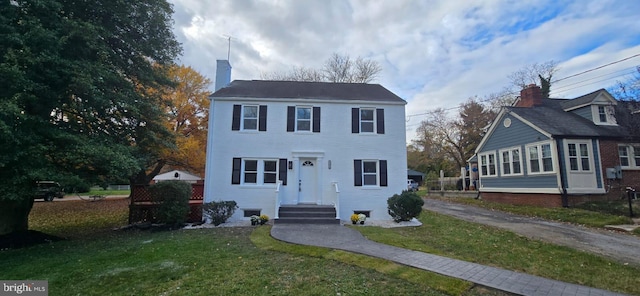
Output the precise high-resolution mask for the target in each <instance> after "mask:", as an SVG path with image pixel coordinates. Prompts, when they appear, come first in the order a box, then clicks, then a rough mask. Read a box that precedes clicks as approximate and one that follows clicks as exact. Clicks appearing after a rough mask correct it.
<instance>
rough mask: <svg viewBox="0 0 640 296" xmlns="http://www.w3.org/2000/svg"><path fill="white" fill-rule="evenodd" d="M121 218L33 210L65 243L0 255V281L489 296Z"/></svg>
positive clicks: (365, 265)
mask: <svg viewBox="0 0 640 296" xmlns="http://www.w3.org/2000/svg"><path fill="white" fill-rule="evenodd" d="M58 204H59V205H58ZM126 209H127V206H126V200H124V201H123V200H113V201H111V200H105V201H101V202H95V203H88V202H84V201H68V202H60V203H37V204H36V205H35V206H34V209H33V211H32V214H31V225H32V229H33V230H38V231H43V232H46V233H49V234H55V235H59V236H64V237H67V238H69V239H68V240H65V241H59V242H55V243H50V244H42V245H37V246H33V247H29V248H24V249H18V250H4V251H0V262H2V266H3V268H2V269H0V278H2V279H16V280H19V279H38V280H47V281H48V282H49V288H50V295H256V294H263V295H295V294H298V295H338V294H340V295H446V294H449V295H487V294H490V293H492V292H491V291H488V292H487V291H484V290H482V289H476V288H474V289H471V290H469V288H470V287H471V284H469V283H467V282H464V281H460V280H457V279H452V278H447V277H443V276H439V275H436V274H432V273H428V272H424V271H420V270H416V269H413V268H409V267H405V266H400V265H397V264H394V263H391V262H388V261H385V260H379V259H375V258H370V257H367V256H362V255H354V254H350V253H346V252H341V251H334V250H329V249H324V248H316V247H308V246H299V245H293V244H286V243H282V242H279V241H276V240H274V239H272V238H271V237H270V235H269V229H270V228H269V227H267V226H261V227H257V228H249V227H245V228H242V227H238V228H215V229H200V230H178V231H139V230H126V231H124V230H119V231H114V230H112V228H113V227H117V226H121V225H124V224H125V223H126ZM99 216H104V217H102V218H100V217H99ZM89 229H93V231H90V230H89ZM254 230H255V231H254ZM257 246H259V247H257ZM438 290H440V291H438ZM442 291H447V293H443V292H442Z"/></svg>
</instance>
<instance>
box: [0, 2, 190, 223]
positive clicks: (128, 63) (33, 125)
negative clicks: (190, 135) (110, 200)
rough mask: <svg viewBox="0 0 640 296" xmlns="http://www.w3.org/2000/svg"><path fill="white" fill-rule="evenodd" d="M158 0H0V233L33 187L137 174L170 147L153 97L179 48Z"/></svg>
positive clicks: (16, 217) (18, 216)
mask: <svg viewBox="0 0 640 296" xmlns="http://www.w3.org/2000/svg"><path fill="white" fill-rule="evenodd" d="M172 13H173V11H172V7H171V5H170V4H168V3H167V2H166V1H164V0H136V1H122V0H114V1H88V0H86V1H82V0H80V1H78V0H0V81H2V87H0V178H1V180H2V181H1V182H0V234H4V233H9V232H20V231H26V230H27V229H28V215H29V212H30V210H31V207H32V206H33V200H32V197H31V196H32V190H33V188H32V186H33V183H34V182H35V181H36V180H43V179H53V180H57V179H61V178H64V177H78V178H83V179H87V178H92V179H96V180H97V179H100V178H111V177H127V176H134V175H136V174H137V173H138V172H141V171H144V170H145V168H146V167H147V165H148V164H149V163H150V162H153V161H155V158H157V157H159V156H158V154H157V152H156V151H158V150H157V148H158V147H170V146H171V144H172V143H171V141H172V137H171V133H170V132H168V131H167V129H166V127H165V125H164V124H163V117H162V116H163V112H164V106H165V102H164V101H163V100H162V97H161V94H160V93H158V92H152V91H148V90H150V89H162V88H163V86H164V85H169V84H171V81H170V80H169V79H168V78H167V75H166V73H165V70H164V69H165V67H164V65H167V64H170V63H172V61H173V60H174V59H175V57H176V56H177V55H178V54H179V52H180V45H179V44H178V43H177V41H176V40H175V37H174V35H173V33H172V31H171V25H172V19H171V15H172Z"/></svg>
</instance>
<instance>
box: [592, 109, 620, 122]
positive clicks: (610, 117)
mask: <svg viewBox="0 0 640 296" xmlns="http://www.w3.org/2000/svg"><path fill="white" fill-rule="evenodd" d="M591 110H592V112H593V123H595V124H597V125H617V122H616V117H615V109H614V107H613V106H611V105H591Z"/></svg>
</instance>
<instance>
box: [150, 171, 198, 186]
mask: <svg viewBox="0 0 640 296" xmlns="http://www.w3.org/2000/svg"><path fill="white" fill-rule="evenodd" d="M169 180H180V181H185V182H187V183H198V182H201V181H202V178H201V177H199V176H196V175H194V174H191V173H188V172H185V171H179V170H173V171H169V172H166V173H164V174H159V175H157V176H155V177H154V178H153V182H154V183H158V182H162V181H169Z"/></svg>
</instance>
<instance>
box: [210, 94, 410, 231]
mask: <svg viewBox="0 0 640 296" xmlns="http://www.w3.org/2000/svg"><path fill="white" fill-rule="evenodd" d="M296 102H297V103H298V104H296ZM234 104H260V105H267V106H268V109H267V131H266V132H244V131H232V130H231V123H232V111H233V105H234ZM295 105H301V106H302V105H304V106H314V107H320V108H321V122H320V128H321V129H320V133H311V132H306V133H298V132H287V131H286V127H287V106H295ZM211 107H212V112H213V114H212V115H213V116H212V118H214V119H215V122H214V123H213V126H212V128H213V132H212V133H211V135H212V138H211V139H210V140H209V143H210V144H211V145H212V146H211V147H210V148H211V149H210V150H208V154H207V165H208V166H212V167H213V169H209V168H208V170H207V176H206V179H207V184H210V186H207V187H208V188H207V189H206V192H205V202H209V201H214V200H235V201H236V202H237V203H238V206H239V207H240V209H238V210H237V211H236V214H235V215H234V217H232V219H243V218H242V216H243V211H242V210H243V209H261V211H262V213H264V214H267V215H269V216H270V217H275V209H276V208H275V199H276V192H275V188H276V186H275V185H273V184H269V185H264V186H260V185H258V186H255V185H242V184H240V185H232V184H231V173H232V159H233V158H234V157H235V158H259V159H262V158H265V159H267V158H268V159H281V158H286V159H287V160H288V161H292V162H293V166H292V169H288V170H287V179H288V183H287V185H286V186H282V187H281V192H280V196H281V200H282V203H283V204H296V203H297V202H298V173H299V160H300V158H306V157H311V158H316V159H317V167H316V169H317V171H316V175H317V178H318V183H317V192H318V194H316V197H317V199H318V202H317V203H318V204H324V205H328V204H333V203H334V202H335V199H336V198H335V196H336V193H335V190H334V187H333V185H332V184H333V183H334V182H337V184H338V187H339V189H340V194H339V196H340V213H339V216H340V218H341V219H344V220H348V219H349V216H350V215H351V214H352V213H353V211H354V210H368V211H371V218H370V219H390V217H389V215H388V214H387V204H386V201H387V199H388V198H389V197H391V196H392V195H393V194H396V193H400V192H401V191H402V190H403V189H406V180H407V174H406V172H407V161H406V147H405V140H406V139H405V120H404V118H405V114H404V112H405V111H404V104H398V103H395V104H381V103H372V102H354V101H350V102H347V101H341V102H335V101H334V102H327V101H308V100H295V101H293V100H291V101H288V102H287V101H286V100H280V101H276V102H273V101H272V102H267V101H266V100H255V99H253V100H252V99H236V100H233V101H232V100H227V99H220V98H216V99H214V100H213V101H212V106H211ZM363 107H364V108H366V107H373V108H383V109H384V117H385V133H384V134H352V132H351V108H363ZM355 159H363V160H386V161H387V176H388V179H387V180H388V186H386V187H380V186H378V187H374V188H366V187H356V186H354V167H353V166H354V160H355ZM329 162H331V168H329Z"/></svg>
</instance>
